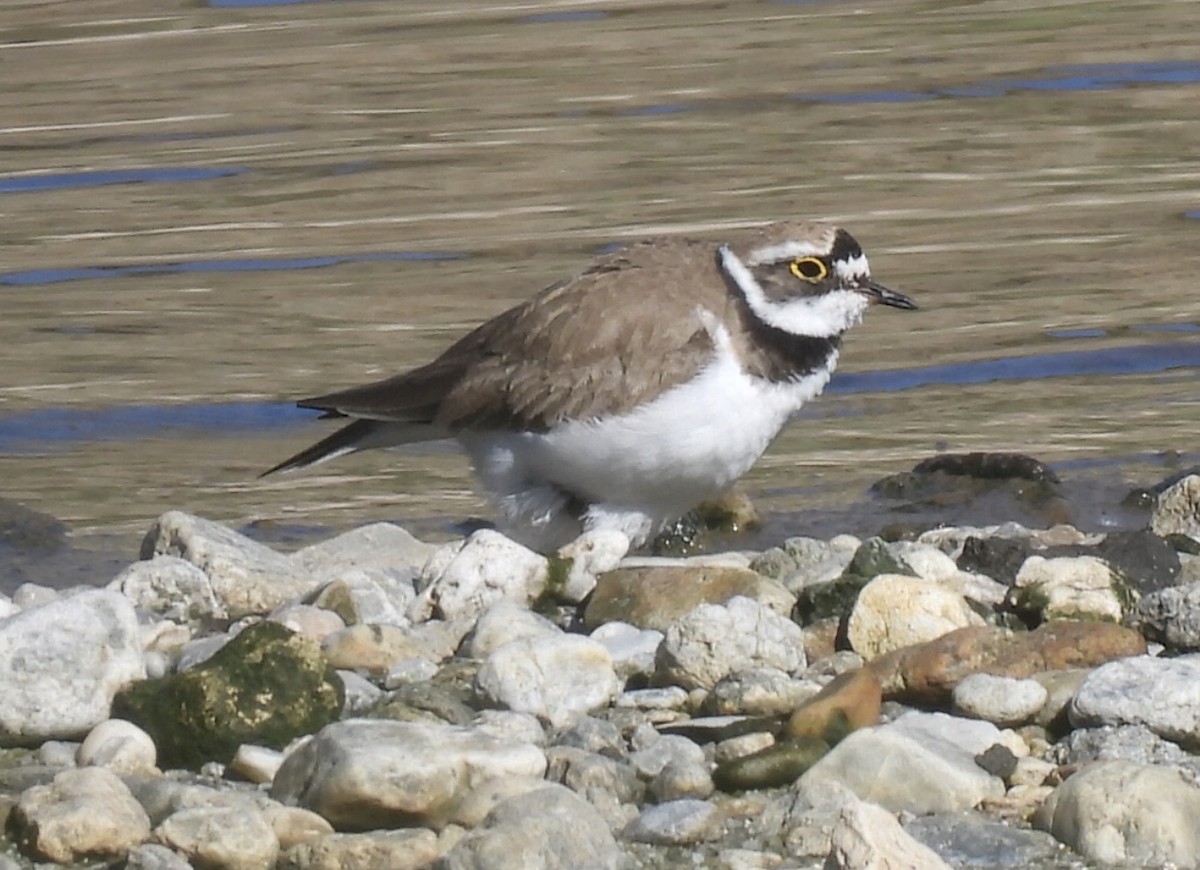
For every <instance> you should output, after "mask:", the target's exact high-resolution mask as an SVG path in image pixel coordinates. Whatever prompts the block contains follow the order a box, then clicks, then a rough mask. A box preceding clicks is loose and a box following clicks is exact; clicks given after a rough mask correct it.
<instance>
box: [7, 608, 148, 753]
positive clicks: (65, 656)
mask: <svg viewBox="0 0 1200 870" xmlns="http://www.w3.org/2000/svg"><path fill="white" fill-rule="evenodd" d="M0 662H4V663H5V665H4V667H2V668H0V698H3V703H2V704H0V745H8V746H11V745H16V744H26V743H40V742H41V741H43V740H46V739H51V738H56V737H68V738H69V737H81V736H83V735H84V734H86V733H87V732H88V730H89V729H91V728H92V727H93V726H94V725H96V724H98V723H99V722H102V721H103V720H105V719H107V718H108V714H109V711H110V709H111V707H112V699H113V696H114V695H115V694H116V693H117V690H118V689H120V688H121V687H122V686H124V685H126V684H127V683H130V682H133V681H134V680H140V679H144V678H145V675H146V671H145V667H144V665H143V662H142V645H141V637H140V632H139V630H138V623H137V616H136V614H135V613H134V610H133V605H132V604H131V603H130V602H129V601H128V599H126V598H125V597H124V596H122V595H120V594H119V593H116V592H110V591H107V590H101V589H95V590H88V591H85V592H81V593H79V594H78V595H72V596H70V597H68V598H62V599H57V600H55V601H52V602H50V603H49V604H44V605H40V606H35V607H30V608H28V609H26V610H22V611H21V612H20V613H17V614H15V615H13V616H10V617H8V618H7V619H5V620H3V621H0Z"/></svg>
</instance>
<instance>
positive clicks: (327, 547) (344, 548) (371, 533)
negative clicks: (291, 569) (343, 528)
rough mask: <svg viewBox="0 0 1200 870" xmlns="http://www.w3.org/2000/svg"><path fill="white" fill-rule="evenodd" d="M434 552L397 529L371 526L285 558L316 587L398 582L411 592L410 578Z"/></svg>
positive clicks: (374, 524)
mask: <svg viewBox="0 0 1200 870" xmlns="http://www.w3.org/2000/svg"><path fill="white" fill-rule="evenodd" d="M436 549H437V547H436V546H434V545H433V544H426V543H424V542H423V541H419V540H417V539H416V538H414V537H413V536H412V535H411V534H409V533H408V532H407V531H405V530H404V529H402V528H400V526H397V525H393V524H392V523H372V524H370V525H366V526H359V527H358V528H356V529H352V530H351V531H348V532H345V533H343V534H341V535H338V536H337V537H335V538H330V539H329V540H327V541H321V542H320V543H316V544H312V545H310V546H308V547H305V548H304V549H302V550H297V551H296V552H295V553H293V554H292V555H291V556H290V557H289V558H290V559H291V560H292V562H294V563H296V565H297V566H298V567H299V568H300V569H301V570H302V571H303V572H304V573H305V574H309V575H311V576H312V577H313V578H315V579H316V581H317V582H318V583H322V584H323V583H329V582H331V581H336V580H346V579H348V578H352V579H353V580H354V581H359V580H366V579H369V580H375V581H381V582H383V583H384V585H391V584H392V583H393V582H395V581H400V582H402V583H403V584H405V585H407V586H408V587H409V589H410V590H411V588H412V581H413V578H414V577H415V576H416V575H417V573H418V572H419V571H420V570H421V568H422V566H424V564H425V563H426V562H427V561H428V560H429V557H430V556H431V555H433V553H434V551H435V550H436ZM410 594H411V591H410Z"/></svg>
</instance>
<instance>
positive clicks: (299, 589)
mask: <svg viewBox="0 0 1200 870" xmlns="http://www.w3.org/2000/svg"><path fill="white" fill-rule="evenodd" d="M155 556H178V557H179V558H181V559H184V560H186V561H188V562H191V563H192V564H193V565H195V566H196V567H197V568H199V569H200V570H201V571H203V572H204V573H205V574H207V575H208V578H209V581H210V582H211V584H212V590H213V593H214V594H215V595H216V597H217V600H218V601H219V602H220V603H221V607H222V608H223V609H224V611H225V613H226V614H227V615H228V617H229V618H230V619H241V618H242V617H243V616H250V615H252V614H261V613H269V612H271V611H272V610H274V609H275V608H276V607H278V606H279V605H280V604H282V603H283V602H285V601H287V600H289V599H292V598H300V597H301V596H303V595H304V594H305V593H306V592H309V591H310V590H312V589H313V588H314V587H315V586H316V581H315V580H314V579H313V578H312V577H311V576H310V575H309V574H308V573H307V572H305V571H304V570H303V569H302V568H301V567H299V566H298V565H297V564H296V563H295V562H293V561H292V560H291V559H290V558H289V557H287V556H285V555H283V554H282V553H277V552H275V551H274V550H272V549H271V548H270V547H267V546H264V545H262V544H260V543H258V542H257V541H253V540H251V539H250V538H247V537H246V536H245V535H240V534H238V533H237V532H235V531H233V530H232V529H229V528H226V527H225V526H222V525H221V524H219V523H214V522H212V521H211V520H206V519H202V518H200V517H195V516H191V515H190V514H185V513H183V512H181V511H169V512H168V513H165V514H163V515H162V516H160V517H159V518H158V519H157V520H156V521H155V523H154V525H153V527H151V529H150V531H149V533H147V535H146V538H145V540H144V541H142V558H143V559H152V558H154V557H155Z"/></svg>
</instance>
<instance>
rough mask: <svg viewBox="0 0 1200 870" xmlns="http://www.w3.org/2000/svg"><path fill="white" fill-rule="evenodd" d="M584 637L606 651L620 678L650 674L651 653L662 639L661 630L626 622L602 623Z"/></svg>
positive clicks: (652, 656)
mask: <svg viewBox="0 0 1200 870" xmlns="http://www.w3.org/2000/svg"><path fill="white" fill-rule="evenodd" d="M588 637H590V638H591V639H592V640H594V641H596V642H597V643H598V644H600V645H601V646H603V647H604V648H605V649H606V650H608V654H609V655H610V656H612V660H613V667H614V668H615V669H616V671H617V676H618V677H620V678H621V680H623V681H625V680H628V679H629V678H630V677H632V676H634V675H635V674H642V675H646V676H649V675H650V674H652V673H654V654H655V653H656V652H657V651H658V645H659V644H660V643H662V639H663V633H662V632H661V631H655V630H654V629H652V628H648V629H641V628H638V627H637V626H636V625H630V624H629V623H628V622H606V623H605V624H604V625H602V626H600V627H599V628H597V629H596V630H595V631H593V632H592V633H591V634H590V635H588Z"/></svg>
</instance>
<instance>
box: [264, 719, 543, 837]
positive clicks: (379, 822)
mask: <svg viewBox="0 0 1200 870" xmlns="http://www.w3.org/2000/svg"><path fill="white" fill-rule="evenodd" d="M545 770H546V756H545V753H543V752H542V750H541V749H539V748H538V747H536V746H533V745H531V744H528V743H516V742H511V741H502V740H497V739H496V738H494V737H491V736H489V735H486V734H483V733H480V732H479V731H476V730H473V729H471V728H459V727H455V726H452V725H432V724H427V723H416V722H391V721H384V720H366V719H348V720H345V721H343V722H335V723H334V724H332V725H328V726H326V727H325V728H323V729H322V730H321V731H319V732H318V733H317V734H316V736H314V737H313V738H312V739H311V740H309V741H308V742H307V743H305V744H304V745H302V746H301V747H300V748H298V749H296V750H295V751H294V752H292V753H291V754H290V755H288V757H287V758H286V759H285V760H284V762H283V765H282V766H281V767H280V769H279V772H278V774H276V776H275V782H274V784H273V785H272V787H271V796H272V797H274V798H275V799H276V800H279V801H280V802H282V803H285V804H291V805H298V806H303V807H305V808H307V809H310V810H313V811H314V812H317V813H320V814H321V815H322V816H324V817H325V818H326V819H328V820H329V821H330V822H331V823H333V824H334V825H335V826H342V827H353V828H359V829H361V828H372V827H391V826H396V825H411V824H414V823H415V824H421V823H423V822H424V821H430V822H432V821H436V820H438V819H439V818H440V816H441V815H442V813H443V812H444V810H445V808H446V807H448V806H451V805H453V803H454V801H456V800H458V799H460V798H461V797H462V795H463V794H465V793H466V791H467V790H469V789H470V788H471V787H473V786H476V785H478V784H480V783H482V782H486V781H487V780H489V779H494V778H497V777H507V776H538V777H540V776H542V775H543V774H544V773H545Z"/></svg>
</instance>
